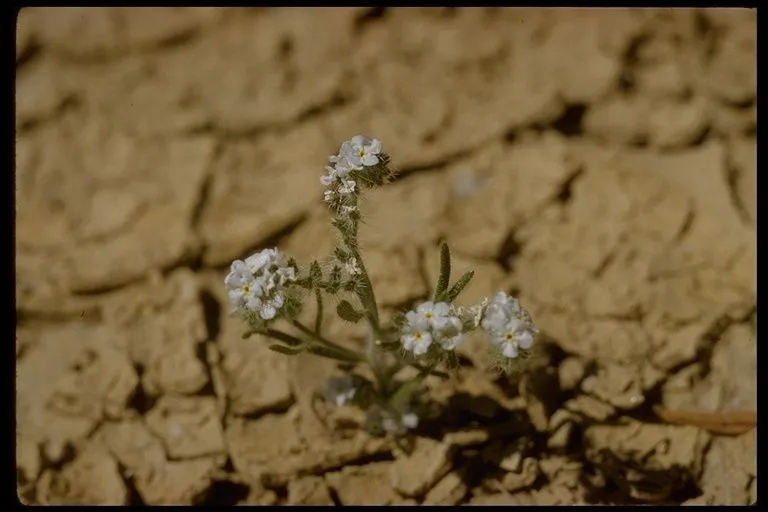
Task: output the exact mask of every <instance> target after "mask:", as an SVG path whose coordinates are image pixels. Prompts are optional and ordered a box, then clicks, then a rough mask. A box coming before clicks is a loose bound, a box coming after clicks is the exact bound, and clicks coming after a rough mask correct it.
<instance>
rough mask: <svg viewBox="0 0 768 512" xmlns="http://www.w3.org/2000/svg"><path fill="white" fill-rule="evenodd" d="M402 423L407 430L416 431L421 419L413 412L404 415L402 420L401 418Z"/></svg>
mask: <svg viewBox="0 0 768 512" xmlns="http://www.w3.org/2000/svg"><path fill="white" fill-rule="evenodd" d="M400 421H401V423H402V424H403V426H405V427H406V428H410V429H414V428H416V427H418V426H419V417H418V416H416V415H415V414H413V413H412V412H409V413H407V414H403V416H402V418H400Z"/></svg>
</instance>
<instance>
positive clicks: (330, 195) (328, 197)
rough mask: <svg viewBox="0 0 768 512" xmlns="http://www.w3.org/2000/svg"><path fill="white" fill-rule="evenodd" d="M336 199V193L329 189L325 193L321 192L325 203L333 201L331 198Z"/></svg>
mask: <svg viewBox="0 0 768 512" xmlns="http://www.w3.org/2000/svg"><path fill="white" fill-rule="evenodd" d="M334 197H336V192H334V191H333V190H331V189H327V190H326V191H325V192H323V200H324V201H325V202H326V203H330V202H331V201H333V198H334Z"/></svg>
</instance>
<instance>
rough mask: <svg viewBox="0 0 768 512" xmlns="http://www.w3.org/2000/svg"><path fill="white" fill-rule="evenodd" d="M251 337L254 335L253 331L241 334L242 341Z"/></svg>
mask: <svg viewBox="0 0 768 512" xmlns="http://www.w3.org/2000/svg"><path fill="white" fill-rule="evenodd" d="M253 335H254V332H253V331H245V332H244V333H243V339H244V340H247V339H248V338H250V337H251V336H253Z"/></svg>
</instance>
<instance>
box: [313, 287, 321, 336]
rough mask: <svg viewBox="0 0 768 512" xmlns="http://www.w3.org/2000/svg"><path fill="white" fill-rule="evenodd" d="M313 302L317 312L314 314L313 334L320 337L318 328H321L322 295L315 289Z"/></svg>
mask: <svg viewBox="0 0 768 512" xmlns="http://www.w3.org/2000/svg"><path fill="white" fill-rule="evenodd" d="M315 300H316V301H317V312H316V313H315V332H316V333H317V335H318V336H319V335H320V328H321V327H322V326H323V295H322V292H321V291H320V289H319V288H315Z"/></svg>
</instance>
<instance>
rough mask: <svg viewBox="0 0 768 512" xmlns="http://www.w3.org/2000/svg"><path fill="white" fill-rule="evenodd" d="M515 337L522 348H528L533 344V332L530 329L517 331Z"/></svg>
mask: <svg viewBox="0 0 768 512" xmlns="http://www.w3.org/2000/svg"><path fill="white" fill-rule="evenodd" d="M515 338H516V339H517V343H518V344H519V345H520V348H523V349H525V350H528V349H529V348H531V347H532V346H533V334H532V333H531V332H530V331H528V330H525V331H521V332H519V333H517V335H516V336H515Z"/></svg>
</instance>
